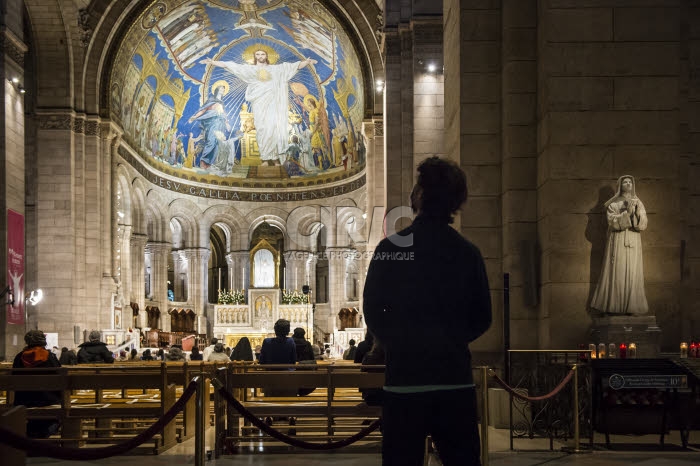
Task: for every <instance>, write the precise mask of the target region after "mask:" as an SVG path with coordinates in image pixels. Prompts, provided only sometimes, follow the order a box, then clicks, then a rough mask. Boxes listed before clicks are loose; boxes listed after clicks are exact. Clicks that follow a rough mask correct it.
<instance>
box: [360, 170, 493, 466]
mask: <svg viewBox="0 0 700 466" xmlns="http://www.w3.org/2000/svg"><path fill="white" fill-rule="evenodd" d="M466 199H467V180H466V175H465V174H464V172H463V171H462V170H461V169H460V168H459V166H457V165H456V164H455V163H453V162H451V161H448V160H443V159H439V158H438V157H431V158H429V159H426V160H425V161H423V162H422V163H421V164H420V165H419V166H418V182H417V184H416V186H415V187H414V188H413V192H412V193H411V207H412V209H413V211H414V213H417V214H418V215H417V217H416V219H415V220H414V221H413V224H412V225H411V226H410V227H408V228H406V229H404V230H403V231H401V232H399V233H398V235H392V236H390V237H389V238H386V239H384V240H382V241H381V242H380V243H379V245H378V246H377V249H376V250H375V252H374V256H373V258H372V261H371V263H370V266H369V271H368V273H367V279H366V283H365V289H364V314H365V318H366V319H367V327H368V329H369V330H370V331H371V332H372V333H373V334H374V337H375V338H376V339H377V340H378V341H379V342H380V343H381V344H382V345H383V347H384V349H385V352H386V379H385V384H386V385H385V386H384V399H383V417H382V425H383V427H384V430H383V440H382V441H383V448H382V458H383V464H384V465H385V466H387V465H400V466H413V465H416V466H418V465H422V464H423V448H424V445H425V441H424V440H425V437H426V436H427V435H431V436H432V439H433V441H434V442H435V444H436V446H437V450H438V454H439V456H440V459H441V460H442V463H443V464H444V465H445V466H456V465H459V466H465V465H479V464H480V460H479V433H478V429H477V413H476V393H475V389H474V381H473V379H472V369H471V353H470V352H469V343H470V342H472V341H473V340H475V339H476V338H478V337H479V336H480V335H482V334H483V333H484V332H486V330H487V329H488V328H489V326H490V325H491V298H490V296H489V286H488V280H487V277H486V270H485V267H484V260H483V259H482V257H481V253H480V252H479V249H477V247H476V246H474V245H473V244H472V243H470V242H469V241H467V240H466V239H464V238H463V237H462V236H461V235H460V234H459V232H457V231H456V230H454V229H453V228H452V227H450V223H452V221H453V216H454V215H455V213H456V212H457V211H458V210H459V209H460V207H461V206H462V204H464V203H465V202H466ZM416 329H420V332H421V338H420V339H414V338H409V337H408V336H409V335H411V333H412V332H415V330H416ZM438 343H439V344H438Z"/></svg>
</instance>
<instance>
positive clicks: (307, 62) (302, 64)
mask: <svg viewBox="0 0 700 466" xmlns="http://www.w3.org/2000/svg"><path fill="white" fill-rule="evenodd" d="M316 63H318V61H317V60H314V59H313V58H307V59H306V60H302V61H300V62H299V66H298V67H297V69H298V70H300V69H302V68H306V67H307V66H308V65H315V64H316Z"/></svg>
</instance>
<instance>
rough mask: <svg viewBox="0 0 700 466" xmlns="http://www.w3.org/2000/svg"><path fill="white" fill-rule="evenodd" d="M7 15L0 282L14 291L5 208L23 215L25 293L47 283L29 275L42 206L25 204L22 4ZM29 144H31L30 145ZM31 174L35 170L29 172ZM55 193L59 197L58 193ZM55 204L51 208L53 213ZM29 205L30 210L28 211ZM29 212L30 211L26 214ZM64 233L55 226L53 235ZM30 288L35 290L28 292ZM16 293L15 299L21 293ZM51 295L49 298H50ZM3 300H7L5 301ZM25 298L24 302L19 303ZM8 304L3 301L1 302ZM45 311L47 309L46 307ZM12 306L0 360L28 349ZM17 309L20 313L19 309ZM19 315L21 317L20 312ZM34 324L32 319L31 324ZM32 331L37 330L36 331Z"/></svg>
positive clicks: (0, 140)
mask: <svg viewBox="0 0 700 466" xmlns="http://www.w3.org/2000/svg"><path fill="white" fill-rule="evenodd" d="M2 9H3V12H2V13H3V14H2V16H1V17H0V22H2V29H1V30H0V34H1V35H2V40H1V41H0V49H1V50H2V52H3V53H2V55H3V59H2V60H1V61H2V63H1V64H0V69H1V70H2V76H3V77H4V78H5V79H3V84H4V85H3V94H2V95H3V99H2V103H3V105H2V106H0V114H2V121H3V125H4V126H3V131H2V133H1V134H0V217H2V218H0V268H1V269H2V270H3V272H2V278H0V289H4V288H5V286H6V285H9V286H12V283H8V279H7V272H6V271H7V264H8V261H9V258H8V253H7V239H8V238H7V223H6V222H7V209H12V210H13V211H15V212H17V213H20V214H22V215H24V216H25V218H24V224H23V226H24V229H25V238H26V242H25V252H24V261H25V262H24V287H25V289H26V290H31V289H34V288H35V287H36V286H37V285H39V284H40V285H41V286H42V288H44V289H47V288H48V287H47V286H45V285H43V283H47V282H39V281H38V280H37V278H38V277H36V276H28V275H27V272H28V271H30V270H31V268H32V265H33V264H32V263H31V260H28V259H29V257H31V256H34V255H35V254H36V252H35V250H36V249H38V246H39V245H38V244H37V243H38V241H35V242H34V243H33V244H32V243H30V241H29V234H30V233H32V230H34V231H33V233H34V236H35V237H36V236H38V235H37V232H36V230H38V229H36V230H35V229H34V228H33V227H32V224H34V223H35V221H34V218H33V217H34V216H35V213H36V207H34V206H36V205H37V204H38V202H36V199H26V200H25V193H26V192H27V190H26V189H25V179H26V180H27V181H28V182H30V183H31V182H32V181H31V178H32V177H31V176H30V177H26V178H25V163H27V164H32V165H34V166H36V163H35V162H36V161H35V160H34V161H32V160H27V161H26V162H25V137H24V133H25V127H24V125H25V113H24V94H22V93H21V92H20V90H21V89H20V86H21V85H24V54H25V53H26V52H27V46H26V44H25V43H24V40H23V37H22V32H23V28H22V10H23V2H20V1H17V0H12V1H7V2H3V8H2ZM12 78H16V79H17V83H14V82H13V81H12ZM30 144H31V143H30ZM27 169H31V170H32V171H34V170H36V168H30V167H29V166H28V167H27ZM54 194H56V193H54ZM51 204H52V205H51V206H49V207H47V209H49V208H51V207H52V206H53V203H51ZM25 206H26V207H25ZM25 209H26V210H25ZM59 229H60V228H59V227H58V226H56V227H54V232H57V231H58V230H59ZM30 287H31V288H30ZM13 292H15V293H16V294H15V299H17V296H18V292H17V291H15V290H13ZM49 296H50V295H49ZM4 299H5V298H4V297H3V300H4ZM19 299H20V300H21V299H22V298H21V297H20V298H19ZM3 303H4V301H3ZM42 306H43V304H42ZM7 309H8V307H7V306H5V305H3V306H2V313H1V314H2V315H0V358H3V357H5V359H8V360H9V358H10V357H12V356H13V355H15V354H16V353H17V352H19V351H20V350H21V349H22V347H23V346H24V344H23V342H24V340H23V336H24V332H25V325H26V323H25V325H13V324H8V323H7V321H6V315H7V312H6V311H7ZM15 309H17V308H16V307H15ZM17 312H20V310H19V309H17ZM32 320H34V319H32ZM32 328H33V327H32Z"/></svg>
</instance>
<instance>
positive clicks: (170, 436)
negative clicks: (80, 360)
mask: <svg viewBox="0 0 700 466" xmlns="http://www.w3.org/2000/svg"><path fill="white" fill-rule="evenodd" d="M42 370H43V369H42ZM31 371H32V370H31V369H15V370H14V371H13V374H11V375H8V374H0V387H2V388H3V389H4V390H6V391H7V392H8V399H11V398H12V392H15V391H44V390H46V391H59V392H61V398H62V399H61V404H60V405H54V406H47V407H41V408H27V418H30V419H31V418H46V417H51V418H57V419H59V421H60V422H61V425H62V428H61V440H62V443H64V444H66V445H70V446H78V445H80V444H82V443H85V442H91V443H94V442H99V443H105V442H110V443H118V441H120V440H119V439H118V435H109V436H108V437H107V438H104V436H100V437H99V440H97V439H94V438H87V437H85V436H83V431H82V424H83V421H84V420H85V419H94V420H95V425H96V428H97V429H102V430H103V431H105V432H108V433H109V432H112V431H113V430H115V429H113V428H111V422H112V421H113V420H115V419H148V420H152V421H154V420H157V419H158V418H160V417H161V416H162V415H163V414H164V413H165V412H167V411H168V409H169V408H170V407H171V406H172V405H173V404H174V403H175V401H176V398H175V385H174V384H171V383H169V382H168V371H167V367H166V366H165V365H162V366H160V367H157V366H154V367H145V368H144V367H137V366H135V365H132V366H130V367H126V366H117V367H114V366H111V365H104V366H101V367H79V366H72V367H70V368H58V369H55V374H53V375H36V374H31ZM124 389H137V390H141V391H143V390H157V391H158V392H159V393H160V396H159V399H158V400H157V401H156V402H153V401H150V402H141V403H139V400H138V399H105V398H104V391H105V390H117V391H119V390H124ZM80 390H91V391H94V392H93V393H94V394H93V395H92V397H90V398H88V399H87V400H86V399H83V400H82V402H78V403H73V402H72V401H73V400H76V398H74V396H75V395H74V391H80ZM85 401H91V402H92V403H86V402H85ZM151 423H152V422H151ZM175 443H176V436H175V421H174V420H173V421H172V422H170V423H169V424H168V425H167V426H166V427H165V428H164V429H163V431H162V432H161V434H160V436H159V437H158V438H157V439H156V440H155V442H154V452H155V453H157V452H160V451H164V450H165V449H167V448H170V447H171V446H173V445H174V444H175Z"/></svg>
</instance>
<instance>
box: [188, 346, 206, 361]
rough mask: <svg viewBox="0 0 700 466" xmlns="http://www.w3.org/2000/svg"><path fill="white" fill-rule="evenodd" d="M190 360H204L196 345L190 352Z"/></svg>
mask: <svg viewBox="0 0 700 466" xmlns="http://www.w3.org/2000/svg"><path fill="white" fill-rule="evenodd" d="M190 361H204V358H203V357H202V353H200V352H199V348H197V347H196V346H193V347H192V353H190Z"/></svg>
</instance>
